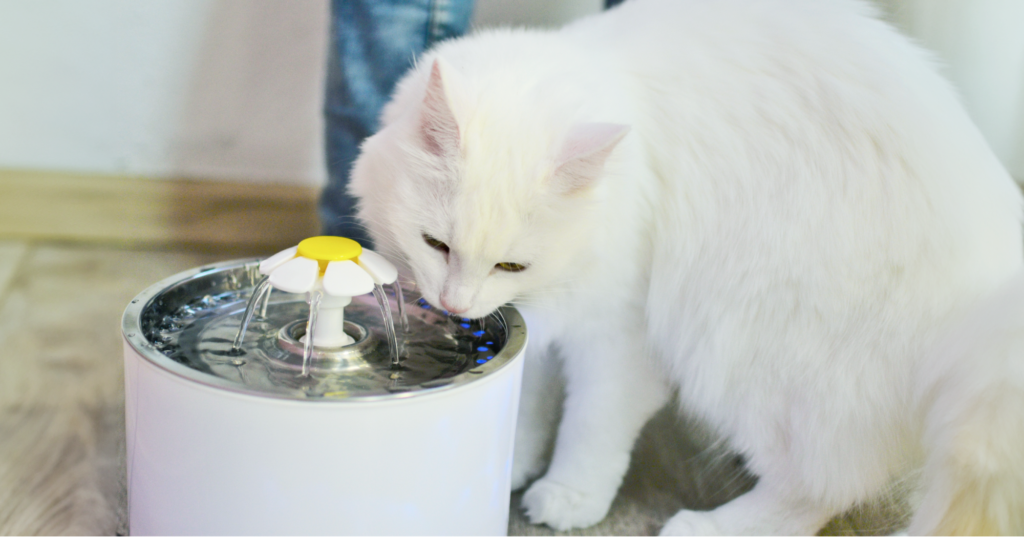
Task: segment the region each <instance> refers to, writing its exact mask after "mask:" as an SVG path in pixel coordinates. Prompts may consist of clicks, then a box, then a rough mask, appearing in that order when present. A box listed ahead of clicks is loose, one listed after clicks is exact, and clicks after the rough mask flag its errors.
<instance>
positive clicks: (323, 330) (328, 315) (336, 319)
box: [300, 295, 355, 348]
mask: <svg viewBox="0 0 1024 538" xmlns="http://www.w3.org/2000/svg"><path fill="white" fill-rule="evenodd" d="M306 302H307V303H308V302H310V299H309V298H307V299H306ZM351 302H352V298H351V297H336V296H333V295H324V297H323V299H321V301H320V312H319V313H318V314H317V318H316V328H315V330H314V331H313V347H315V348H339V347H343V346H348V345H352V344H354V343H355V340H354V339H353V338H352V337H351V336H349V334H348V333H346V332H345V307H346V306H348V305H349V304H350V303H351ZM300 340H301V341H302V342H303V343H305V341H306V336H303V337H302V338H301V339H300Z"/></svg>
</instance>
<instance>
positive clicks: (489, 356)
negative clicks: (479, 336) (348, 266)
mask: <svg viewBox="0 0 1024 538" xmlns="http://www.w3.org/2000/svg"><path fill="white" fill-rule="evenodd" d="M313 337H314V338H316V335H315V334H314V335H313ZM493 358H494V355H488V356H487V360H491V359H493Z"/></svg>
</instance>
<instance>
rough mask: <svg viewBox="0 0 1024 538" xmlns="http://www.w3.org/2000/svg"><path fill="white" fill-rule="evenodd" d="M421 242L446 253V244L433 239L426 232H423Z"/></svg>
mask: <svg viewBox="0 0 1024 538" xmlns="http://www.w3.org/2000/svg"><path fill="white" fill-rule="evenodd" d="M423 242H424V243H426V244H427V245H429V246H430V248H432V249H434V250H436V251H438V252H443V253H445V254H448V250H449V249H448V245H446V244H444V242H443V241H440V240H438V239H435V238H434V237H431V236H430V235H428V234H423Z"/></svg>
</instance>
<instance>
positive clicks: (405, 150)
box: [350, 59, 627, 318]
mask: <svg viewBox="0 0 1024 538" xmlns="http://www.w3.org/2000/svg"><path fill="white" fill-rule="evenodd" d="M473 82H474V81H472V80H471V79H467V78H464V76H463V75H461V74H460V73H458V72H456V71H455V70H454V69H453V68H452V67H450V66H449V65H447V64H446V63H445V62H444V61H443V60H438V59H434V60H433V61H431V62H429V63H425V64H421V67H420V72H414V73H413V74H412V75H410V76H409V77H407V79H406V80H405V81H403V84H402V86H400V88H399V91H398V92H397V93H396V96H395V99H394V100H393V102H392V103H391V104H390V105H389V107H388V109H387V110H386V113H385V126H384V128H383V129H381V131H380V132H379V133H377V134H376V135H374V136H372V137H370V138H369V139H367V140H366V142H365V143H364V144H363V147H362V153H361V155H360V157H359V159H358V160H357V162H356V164H355V166H354V168H353V173H352V181H351V186H350V190H351V192H352V193H353V194H355V195H356V196H357V197H359V198H360V203H359V217H360V219H361V220H362V221H363V222H364V223H365V224H366V226H367V228H368V231H369V232H370V234H371V235H372V236H373V238H374V240H375V242H376V243H377V248H378V249H379V250H381V251H382V252H383V253H384V254H386V255H390V256H391V257H393V258H397V259H399V260H401V261H402V262H404V263H405V265H407V267H408V268H409V269H410V270H411V272H412V274H413V275H414V278H415V280H416V284H417V286H418V288H419V289H420V292H421V293H422V294H423V297H424V298H425V299H426V300H427V301H428V302H430V303H431V304H433V305H435V306H439V307H441V308H444V309H445V310H448V311H450V312H452V313H455V314H459V315H462V316H465V317H470V318H475V317H481V316H484V315H487V314H489V313H490V312H492V311H493V310H495V309H496V308H497V307H499V306H501V305H502V304H505V303H508V302H511V301H514V300H516V299H522V298H529V297H531V296H532V295H533V294H535V293H541V292H543V291H544V290H545V289H551V288H552V287H555V286H559V285H564V284H565V283H566V281H567V280H570V279H571V278H572V271H573V268H574V263H576V262H578V261H579V255H580V253H581V252H583V251H584V250H585V249H586V248H587V247H590V246H592V242H593V241H594V240H595V239H594V238H593V237H592V235H593V234H591V233H588V232H589V230H590V229H593V228H594V227H595V221H594V219H595V218H597V217H596V215H597V212H596V211H594V206H595V203H596V202H597V200H598V199H599V198H600V196H599V194H598V193H597V191H598V190H599V182H598V181H597V180H598V179H599V177H600V176H601V175H602V171H603V168H604V166H605V162H606V159H607V157H608V156H609V154H610V153H611V151H612V150H613V149H614V148H615V146H616V145H617V144H618V143H619V141H620V140H621V139H622V137H623V136H624V135H625V134H626V132H627V128H626V127H624V126H622V125H616V124H609V123H579V122H572V121H568V122H559V121H557V118H545V117H542V116H543V115H544V112H545V111H548V112H550V107H548V108H547V109H546V108H545V107H543V106H537V107H530V106H529V103H528V101H529V99H527V100H526V101H527V103H524V102H523V101H524V100H523V99H522V96H521V95H515V94H514V93H512V92H514V91H515V89H514V88H502V87H500V86H501V85H499V86H495V85H494V84H492V85H490V86H488V85H487V84H481V83H479V82H478V81H477V84H475V85H474V83H473ZM495 94H497V95H495ZM503 95H505V96H506V97H503ZM552 113H553V112H552ZM555 115H557V114H555Z"/></svg>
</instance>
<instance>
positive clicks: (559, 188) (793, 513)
mask: <svg viewBox="0 0 1024 538" xmlns="http://www.w3.org/2000/svg"><path fill="white" fill-rule="evenodd" d="M874 15H875V14H874V13H873V10H872V9H871V7H870V6H869V5H868V4H866V3H863V2H857V1H852V0H850V1H842V0H841V1H829V2H823V1H821V0H805V1H795V0H787V1H772V0H716V1H713V2H707V1H696V0H693V1H685V0H637V1H634V2H627V3H626V4H624V5H623V6H620V7H619V8H617V9H614V10H611V11H609V12H606V13H603V14H600V15H595V16H592V17H589V18H586V19H583V20H581V21H578V22H576V23H574V24H571V25H569V26H567V27H565V28H563V29H561V30H558V31H552V32H545V31H525V30H503V31H489V32H482V33H480V34H478V35H475V36H472V37H468V38H464V39H460V40H456V41H451V42H447V43H444V44H442V45H440V46H439V47H437V48H435V49H434V50H432V51H431V52H430V53H428V54H427V55H426V56H425V57H424V58H422V59H421V62H420V64H419V65H418V67H417V68H416V69H414V70H413V71H412V72H411V73H409V74H408V76H406V77H405V79H404V80H403V81H402V83H401V84H400V86H399V88H398V90H397V91H396V93H395V95H394V98H393V100H392V102H391V103H390V104H389V105H388V107H387V108H386V110H385V112H384V117H383V125H384V127H383V128H382V129H381V131H380V132H379V133H378V134H376V135H375V136H373V137H371V138H370V139H368V140H367V141H366V142H365V144H364V146H363V153H362V155H361V157H360V158H359V160H358V161H357V164H356V166H355V170H354V172H353V177H352V184H351V190H352V192H353V193H354V194H355V195H357V196H359V197H360V198H361V205H360V217H361V218H362V219H363V221H364V222H365V223H366V224H367V226H368V227H369V230H370V232H371V234H372V235H373V236H374V238H375V239H376V241H377V244H378V246H379V247H380V248H381V249H383V250H385V251H388V252H391V253H392V254H395V255H399V256H401V257H404V259H405V260H406V263H407V264H408V266H409V267H410V268H411V271H412V273H413V274H414V276H415V280H416V284H417V285H418V287H419V288H420V290H421V291H422V293H423V294H424V297H425V298H426V299H427V300H428V301H430V302H431V303H433V304H435V305H439V306H442V307H444V308H446V309H447V310H449V311H451V312H454V313H459V314H461V315H463V316H467V317H477V316H483V315H485V314H487V313H489V312H491V311H493V310H494V309H495V308H497V307H498V306H499V305H502V304H504V303H507V302H514V303H516V304H517V305H519V306H520V307H521V310H522V311H523V313H524V315H525V316H526V319H527V324H528V328H529V330H530V338H531V344H530V353H531V354H530V356H529V358H528V362H527V365H526V368H527V371H526V374H525V386H524V394H523V403H522V406H521V408H520V419H519V421H520V424H519V431H518V433H517V437H516V443H517V444H516V454H515V465H514V470H513V474H514V481H515V483H516V485H517V486H522V485H525V484H527V483H528V482H529V480H531V479H534V478H537V480H536V481H534V482H533V483H532V485H530V486H529V489H528V490H527V491H526V493H525V495H524V497H523V504H524V506H525V508H526V510H527V514H528V516H529V517H530V518H531V520H532V521H534V522H542V523H546V524H548V525H550V526H552V527H554V528H556V529H561V530H564V529H569V528H572V527H582V526H588V525H592V524H594V523H596V522H598V521H600V520H601V519H602V518H603V517H604V516H605V514H606V513H607V511H608V508H609V505H610V503H611V501H612V499H613V498H614V496H615V494H616V491H617V489H618V487H619V485H620V483H621V481H622V478H623V474H624V473H625V471H626V469H627V467H628V464H629V457H630V450H631V449H632V447H633V444H634V441H635V440H636V438H637V435H638V433H639V431H640V429H641V427H642V426H643V425H644V423H645V422H646V421H647V420H648V419H649V418H650V417H651V416H652V414H653V413H654V412H655V411H656V410H658V409H659V408H661V407H662V406H663V405H664V404H665V403H666V402H667V401H669V399H670V396H671V394H672V393H673V392H674V391H678V393H679V400H680V401H681V403H682V405H683V407H684V408H685V410H686V411H687V412H688V413H691V414H694V415H696V416H698V417H700V418H701V419H703V420H705V421H706V422H707V423H709V424H710V425H711V426H712V427H713V428H714V429H715V430H716V431H717V432H718V433H719V434H720V435H722V436H723V437H724V438H725V439H727V440H728V442H729V443H730V444H731V446H732V448H734V449H735V450H736V451H738V452H739V453H742V454H743V455H744V456H745V457H746V460H747V462H748V466H749V468H750V470H751V471H752V472H753V473H755V474H757V475H758V476H759V480H758V482H757V485H756V486H755V487H754V489H753V490H751V491H750V492H748V493H746V494H744V495H742V496H740V497H738V498H736V499H735V500H733V501H731V502H729V503H727V504H725V505H723V506H721V507H719V508H717V509H715V510H712V511H710V512H693V511H687V510H684V511H682V512H680V513H678V514H677V515H676V516H674V517H673V518H672V519H671V520H669V521H668V522H667V523H666V525H665V527H664V529H663V533H666V534H688V533H700V534H710V533H725V534H748V533H753V534H769V533H772V534H775V533H781V534H811V533H814V532H816V531H817V530H818V529H819V528H820V527H821V526H822V525H823V524H824V523H826V522H827V521H828V519H829V518H831V517H832V516H834V515H836V514H838V513H840V512H842V511H844V510H846V509H848V508H850V507H851V506H853V505H854V504H856V503H859V502H862V501H865V500H868V499H871V498H872V497H875V496H877V495H879V494H880V493H882V492H883V491H884V490H885V488H886V487H887V485H889V484H891V483H892V481H894V480H899V479H901V478H902V477H905V476H907V475H908V474H909V473H913V472H914V471H916V470H919V469H922V468H923V469H924V472H923V478H922V480H921V484H922V485H921V495H920V499H921V501H920V503H919V507H918V509H917V512H916V513H915V515H914V519H913V521H912V523H911V527H910V529H909V531H910V532H911V533H933V532H937V533H950V532H981V533H998V532H1015V533H1021V532H1024V308H1022V307H1021V305H1020V302H1021V301H1022V300H1024V279H1021V278H1019V277H1018V278H1017V279H1016V280H1014V276H1015V275H1017V274H1018V273H1020V270H1021V267H1022V260H1024V255H1022V237H1021V205H1022V202H1021V196H1020V193H1019V191H1018V189H1017V187H1016V186H1015V185H1014V183H1013V182H1012V180H1011V179H1010V177H1009V176H1008V174H1007V173H1006V171H1005V170H1004V168H1003V167H1002V166H1001V165H1000V163H999V162H998V161H997V160H996V158H995V157H994V156H993V154H992V152H991V151H990V150H989V149H988V147H987V146H986V144H985V142H984V140H983V139H982V137H981V135H980V134H979V133H978V131H977V129H976V128H975V127H974V126H973V125H972V123H971V121H970V120H969V119H968V117H967V115H966V114H965V112H964V110H963V107H962V106H961V105H960V104H959V102H958V100H957V97H956V96H955V94H954V92H953V90H952V89H951V88H950V86H949V84H948V83H947V82H946V81H944V80H943V79H942V78H941V77H940V76H939V75H937V74H936V70H935V69H934V67H933V65H932V64H933V62H932V61H931V59H930V57H929V56H928V55H927V54H925V53H924V52H923V51H922V50H920V49H919V48H917V47H916V46H914V45H913V44H911V43H910V42H909V41H908V40H907V39H906V38H904V37H902V36H901V35H899V34H898V33H897V32H896V31H895V30H893V29H892V28H891V27H889V26H888V25H886V24H884V23H882V22H880V21H878V20H876V19H875V18H874ZM1003 285H1006V286H1009V288H1006V289H1004V290H1003V291H1001V292H997V290H998V289H999V288H1000V286H1003ZM985 297H990V299H988V301H989V302H990V303H991V304H988V305H987V306H984V307H981V308H982V310H980V311H977V312H976V313H975V314H973V315H969V316H966V318H965V317H964V314H963V312H965V311H966V309H968V308H969V307H971V306H972V305H975V304H977V303H979V301H982V300H983V299H984V298H985ZM958 319H959V320H962V319H966V320H968V321H966V322H964V321H961V322H957V321H956V320H958ZM950 323H952V324H953V325H954V326H955V327H956V328H954V329H945V328H944V327H947V326H948V325H947V324H950ZM940 337H944V338H945V339H946V340H943V342H944V343H939V344H936V342H937V341H939V338H940ZM552 344H554V345H557V347H558V349H559V350H560V351H561V355H563V356H564V364H553V363H552V361H551V360H548V359H546V357H547V354H546V353H544V352H545V351H546V350H547V349H548V348H549V347H550V346H551V345H552ZM929 349H935V350H936V351H928V350H929ZM558 367H561V368H562V374H563V375H564V377H565V379H566V399H565V402H564V407H563V411H562V412H563V418H562V421H561V424H560V425H558V428H557V438H556V440H555V450H554V454H553V456H552V460H551V462H550V465H547V463H546V462H544V461H543V459H542V458H543V454H544V448H545V446H547V443H548V442H549V441H550V439H551V436H552V435H556V433H555V432H554V429H553V425H552V424H550V422H551V419H550V417H551V416H552V415H553V414H554V413H553V411H554V410H552V409H551V407H552V406H553V405H557V404H556V403H552V402H557V400H554V399H551V398H548V397H547V395H549V394H550V393H551V392H552V390H551V387H550V384H551V383H552V382H554V381H553V380H554V379H555V378H556V376H555V375H553V373H552V372H553V371H552V368H558ZM545 467H546V472H545ZM538 477H539V478H538Z"/></svg>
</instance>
